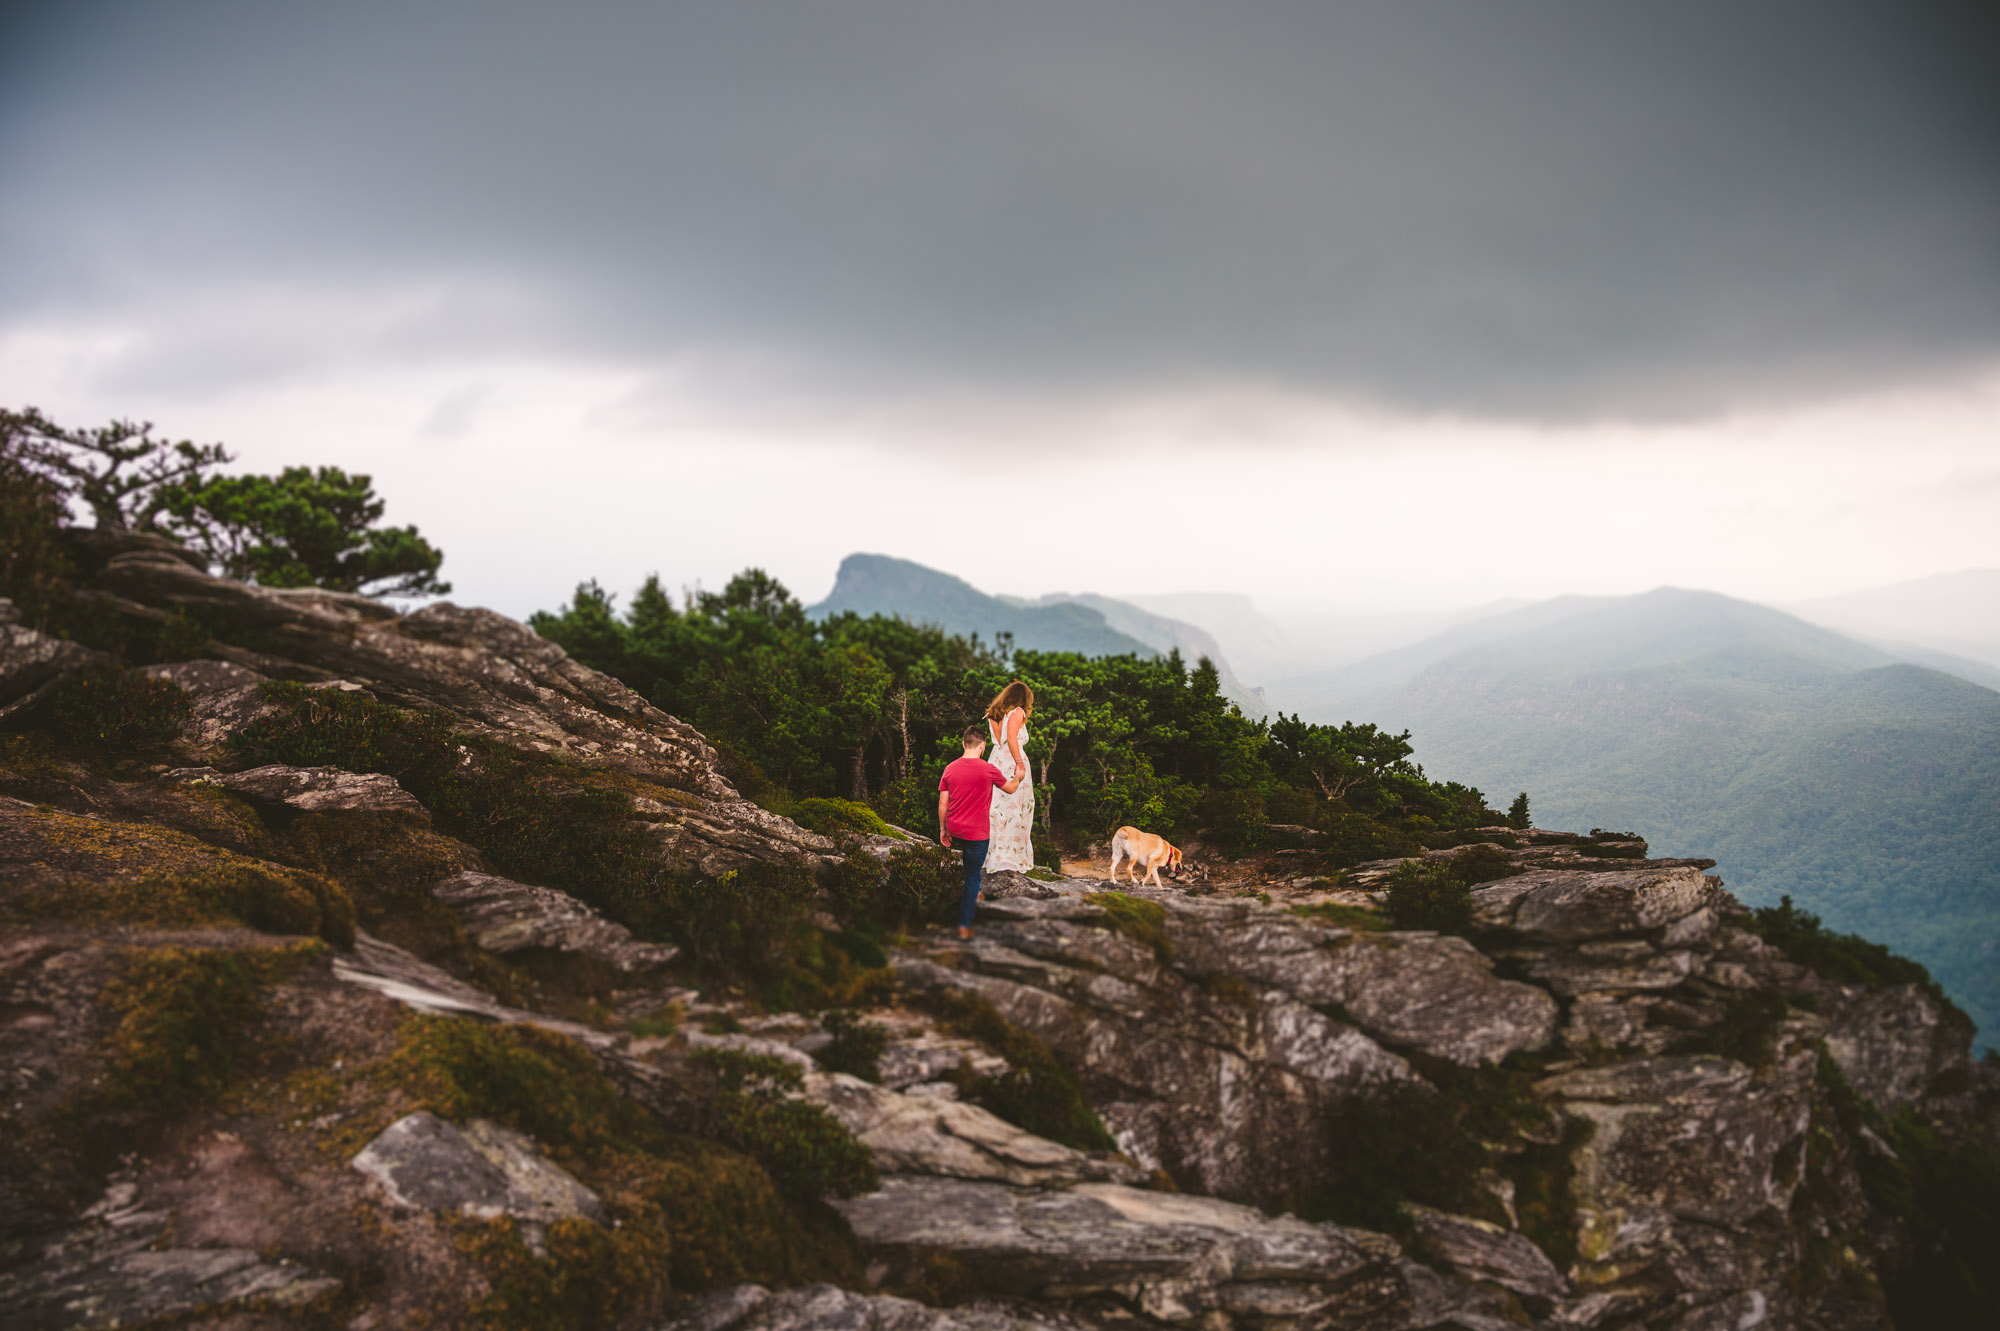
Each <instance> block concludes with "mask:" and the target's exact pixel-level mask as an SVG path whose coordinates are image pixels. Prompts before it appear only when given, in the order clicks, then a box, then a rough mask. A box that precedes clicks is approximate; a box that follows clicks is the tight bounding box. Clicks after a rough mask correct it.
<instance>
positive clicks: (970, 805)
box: [938, 726, 1027, 938]
mask: <svg viewBox="0 0 2000 1331" xmlns="http://www.w3.org/2000/svg"><path fill="white" fill-rule="evenodd" d="M963 738H964V740H965V756H964V757H962V758H960V759H958V761H956V762H954V763H952V764H951V765H949V766H948V767H946V768H945V769H944V775H943V776H942V777H939V778H938V829H939V830H938V844H940V845H942V846H946V847H949V846H950V845H951V839H952V838H953V837H957V838H958V854H959V858H960V859H961V860H963V861H964V863H965V895H964V897H963V898H961V899H960V901H959V904H958V936H959V937H960V938H970V937H972V909H973V907H974V906H976V905H978V904H979V880H980V875H981V874H982V873H983V872H984V871H985V869H986V843H987V841H988V840H989V839H990V838H991V837H992V834H993V787H995V786H998V787H1000V789H1002V790H1004V791H1006V792H1007V793H1008V794H1009V795H1011V794H1013V793H1014V791H1015V789H1016V788H1017V787H1018V786H1019V785H1020V784H1021V777H1020V774H1019V773H1016V774H1015V776H1014V779H1013V780H1011V781H1009V780H1008V779H1007V774H1006V773H1005V772H1003V771H1001V770H1000V769H999V768H997V767H995V766H994V765H993V764H992V763H989V762H987V761H986V760H985V759H984V758H982V757H980V755H981V754H983V753H985V752H986V732H985V731H984V730H982V729H980V728H979V727H978V726H967V727H966V728H965V735H964V736H963ZM1022 770H1023V771H1026V770H1027V769H1026V768H1023V769H1022Z"/></svg>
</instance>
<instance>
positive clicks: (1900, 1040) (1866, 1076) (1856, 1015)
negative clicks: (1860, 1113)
mask: <svg viewBox="0 0 2000 1331" xmlns="http://www.w3.org/2000/svg"><path fill="white" fill-rule="evenodd" d="M1819 1010H1820V1015H1821V1017H1823V1018H1824V1019H1825V1021H1826V1051H1827V1053H1828V1054H1830V1055H1831V1056H1832V1057H1833V1061H1834V1062H1835V1063H1836V1064H1838V1065H1839V1067H1840V1071H1841V1074H1842V1075H1843V1076H1845V1077H1846V1078H1847V1080H1848V1083H1849V1084H1850V1085H1852V1086H1853V1087H1854V1089H1855V1090H1856V1091H1859V1092H1860V1093H1861V1094H1862V1095H1864V1096H1866V1097H1867V1098H1868V1099H1870V1100H1873V1101H1874V1102H1875V1107H1876V1108H1878V1109H1880V1110H1881V1111H1882V1112H1883V1113H1885V1114H1895V1113H1898V1112H1900V1111H1901V1110H1904V1109H1907V1108H1909V1107H1910V1106H1912V1105H1914V1104H1916V1103H1917V1102H1918V1101H1920V1100H1921V1099H1923V1098H1924V1096H1925V1094H1926V1092H1928V1091H1929V1090H1930V1089H1931V1087H1932V1086H1933V1084H1935V1083H1936V1082H1937V1080H1938V1079H1939V1078H1940V1077H1942V1076H1944V1075H1945V1074H1946V1073H1947V1072H1952V1071H1958V1072H1960V1073H1961V1074H1964V1073H1967V1072H1969V1071H1970V1069H1971V1067H1972V1058H1971V1045H1972V1030H1973V1028H1972V1022H1971V1020H1970V1019H1969V1018H1968V1017H1966V1015H1965V1014H1964V1013H1962V1012H1960V1011H1959V1010H1958V1009H1957V1008H1955V1007H1953V1006H1952V1005H1951V1004H1950V1003H1948V1002H1946V1001H1945V1000H1943V999H1941V998H1939V997H1938V996H1937V995H1935V994H1932V993H1931V992H1929V991H1928V990H1926V989H1924V988H1923V987H1922V986H1920V985H1915V984H1896V985H1886V986H1883V987H1881V988H1869V987H1867V986H1865V985H1835V984H1828V985H1825V986H1824V987H1823V988H1822V990H1821V994H1820V1003H1819Z"/></svg>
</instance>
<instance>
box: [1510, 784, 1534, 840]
mask: <svg viewBox="0 0 2000 1331" xmlns="http://www.w3.org/2000/svg"><path fill="white" fill-rule="evenodd" d="M1507 826H1509V827H1511V828H1513V829H1515V830H1516V831H1519V832H1525V831H1527V830H1528V829H1529V828H1530V827H1533V826H1534V824H1533V823H1532V822H1530V821H1528V792H1527V791H1525V790H1524V791H1522V792H1521V793H1520V794H1518V795H1516V796H1515V797H1514V802H1513V803H1512V804H1509V805H1508V806H1507Z"/></svg>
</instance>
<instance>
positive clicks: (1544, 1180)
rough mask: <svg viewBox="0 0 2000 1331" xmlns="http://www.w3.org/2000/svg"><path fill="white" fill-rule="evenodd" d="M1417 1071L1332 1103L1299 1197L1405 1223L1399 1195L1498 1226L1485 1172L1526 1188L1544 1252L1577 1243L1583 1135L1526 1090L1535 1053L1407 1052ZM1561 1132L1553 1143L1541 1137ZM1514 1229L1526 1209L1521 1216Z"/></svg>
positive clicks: (1395, 1228) (1329, 1211) (1342, 1218)
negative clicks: (1494, 1057)
mask: <svg viewBox="0 0 2000 1331" xmlns="http://www.w3.org/2000/svg"><path fill="white" fill-rule="evenodd" d="M1411 1063H1412V1065H1413V1066H1414V1067H1415V1068H1416V1070H1417V1071H1418V1072H1419V1073H1421V1074H1422V1076H1423V1078H1424V1080H1423V1081H1421V1082H1417V1081H1392V1082H1385V1083H1382V1084H1380V1085H1378V1086H1376V1087H1374V1088H1372V1089H1370V1090H1368V1091H1365V1092H1363V1093H1360V1094H1357V1095H1351V1096H1349V1097H1347V1098H1346V1099H1345V1100H1343V1101H1341V1102H1340V1103H1339V1104H1338V1105H1337V1106H1336V1107H1335V1108H1334V1110H1333V1112H1332V1113H1331V1114H1330V1115H1329V1117H1328V1120H1327V1129H1326V1131H1327V1138H1326V1140H1327V1144H1328V1158H1329V1176H1328V1177H1326V1178H1325V1179H1322V1180H1319V1181H1318V1186H1317V1187H1315V1188H1313V1189H1311V1190H1310V1191H1308V1193H1307V1195H1305V1196H1304V1197H1302V1198H1301V1199H1300V1200H1299V1205H1300V1208H1301V1209H1300V1214H1302V1215H1307V1216H1309V1218H1312V1219H1318V1220H1334V1221H1338V1222H1339V1223H1341V1224H1349V1225H1361V1226H1364V1227H1367V1228H1373V1229H1383V1230H1387V1231H1389V1232H1391V1233H1406V1232H1407V1229H1408V1223H1407V1221H1406V1220H1405V1218H1404V1217H1403V1214H1402V1211H1401V1206H1402V1204H1403V1203H1404V1202H1406V1201H1410V1202H1421V1203H1423V1204H1424V1205H1426V1206H1434V1207H1437V1208H1439V1209H1440V1210H1446V1211H1452V1212H1455V1213H1457V1214H1460V1215H1470V1216H1476V1217H1478V1218H1480V1219H1484V1220H1490V1221H1492V1222H1494V1223H1496V1224H1503V1225H1504V1224H1506V1223H1507V1216H1506V1214H1505V1212H1504V1210H1503V1209H1502V1208H1501V1206H1500V1204H1499V1202H1498V1201H1497V1199H1495V1197H1494V1196H1493V1194H1492V1192H1491V1191H1490V1190H1489V1189H1488V1188H1487V1186H1486V1182H1485V1178H1486V1174H1487V1172H1488V1171H1489V1170H1498V1171H1499V1172H1501V1173H1502V1174H1505V1175H1507V1176H1508V1177H1513V1178H1516V1180H1517V1187H1520V1186H1524V1185H1525V1186H1526V1187H1527V1189H1528V1193H1529V1196H1530V1199H1531V1200H1532V1202H1533V1207H1532V1208H1531V1210H1532V1213H1533V1216H1534V1222H1535V1229H1533V1230H1528V1231H1527V1232H1528V1234H1529V1237H1530V1238H1532V1239H1534V1240H1535V1241H1536V1242H1537V1244H1540V1245H1542V1246H1543V1250H1544V1251H1548V1252H1554V1251H1563V1250H1565V1248H1564V1245H1565V1244H1567V1245H1568V1248H1567V1250H1568V1251H1571V1252H1573V1251H1574V1244H1575V1228H1576V1225H1575V1206H1574V1202H1573V1200H1572V1199H1571V1198H1570V1195H1569V1190H1568V1184H1567V1180H1568V1177H1569V1173H1568V1171H1569V1170H1570V1169H1571V1164H1570V1159H1571V1156H1572V1155H1573V1152H1574V1149H1575V1147H1576V1145H1577V1144H1579V1143H1580V1141H1581V1139H1582V1135H1587V1132H1588V1128H1587V1125H1586V1126H1585V1127H1584V1128H1583V1130H1582V1134H1579V1133H1578V1132H1577V1130H1575V1129H1573V1128H1570V1127H1569V1126H1568V1125H1567V1124H1563V1125H1560V1126H1559V1125H1558V1124H1557V1123H1556V1122H1555V1121H1554V1120H1553V1119H1552V1117H1551V1114H1550V1111H1549V1109H1548V1106H1547V1105H1546V1104H1545V1103H1544V1102H1543V1101H1542V1100H1541V1099H1540V1098H1539V1097H1538V1096H1536V1095H1535V1093H1534V1090H1533V1081H1534V1078H1535V1076H1536V1075H1538V1070H1537V1068H1536V1066H1535V1065H1534V1062H1533V1060H1532V1059H1523V1058H1521V1057H1520V1056H1516V1058H1515V1059H1510V1060H1509V1061H1508V1062H1507V1064H1505V1065H1502V1066H1495V1065H1492V1064H1486V1065H1482V1066H1480V1067H1476V1068H1467V1067H1461V1066H1460V1065H1458V1064H1456V1063H1452V1062H1450V1061H1448V1060H1445V1059H1440V1058H1431V1057H1428V1056H1426V1055H1421V1054H1415V1055H1412V1056H1411ZM1558 1138H1560V1140H1561V1142H1562V1143H1563V1144H1562V1145H1561V1146H1560V1147H1550V1146H1549V1145H1548V1143H1550V1142H1554V1141H1556V1140H1557V1139H1558ZM1522 1219H1523V1228H1524V1230H1525V1229H1526V1227H1527V1221H1528V1216H1527V1215H1525V1214H1524V1215H1523V1217H1522Z"/></svg>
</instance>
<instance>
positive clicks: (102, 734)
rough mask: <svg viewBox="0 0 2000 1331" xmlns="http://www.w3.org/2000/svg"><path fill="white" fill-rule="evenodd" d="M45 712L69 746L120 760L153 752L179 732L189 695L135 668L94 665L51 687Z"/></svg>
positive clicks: (186, 709)
mask: <svg viewBox="0 0 2000 1331" xmlns="http://www.w3.org/2000/svg"><path fill="white" fill-rule="evenodd" d="M48 711H49V724H50V726H51V728H52V729H53V730H54V731H55V733H56V734H57V735H59V736H61V737H62V738H63V739H65V740H67V741H68V742H69V743H70V744H72V745H74V746H76V747H77V748H80V749H89V750H94V751H96V752H99V753H107V754H114V753H115V754H117V755H119V756H121V757H123V756H128V755H132V754H135V753H146V752H151V751H154V750H157V749H159V748H161V747H162V746H164V745H165V744H166V743H167V741H169V740H171V739H173V738H174V737H175V736H176V735H178V734H180V730H181V722H182V721H183V720H185V719H186V717H187V714H188V696H187V693H186V691H185V690H183V689H182V688H181V687H180V686H179V685H177V684H173V683H171V682H169V681H167V680H164V679H154V678H153V677H152V676H150V675H146V674H142V673H141V672H139V671H137V670H128V669H125V668H123V667H120V666H111V665H105V666H93V667H89V668H87V669H83V670H79V671H76V672H75V673H73V674H71V675H69V676H68V677H67V678H65V679H64V680H63V681H62V682H61V683H60V684H58V685H56V687H55V690H54V692H53V693H52V694H50V696H49V702H48Z"/></svg>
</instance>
